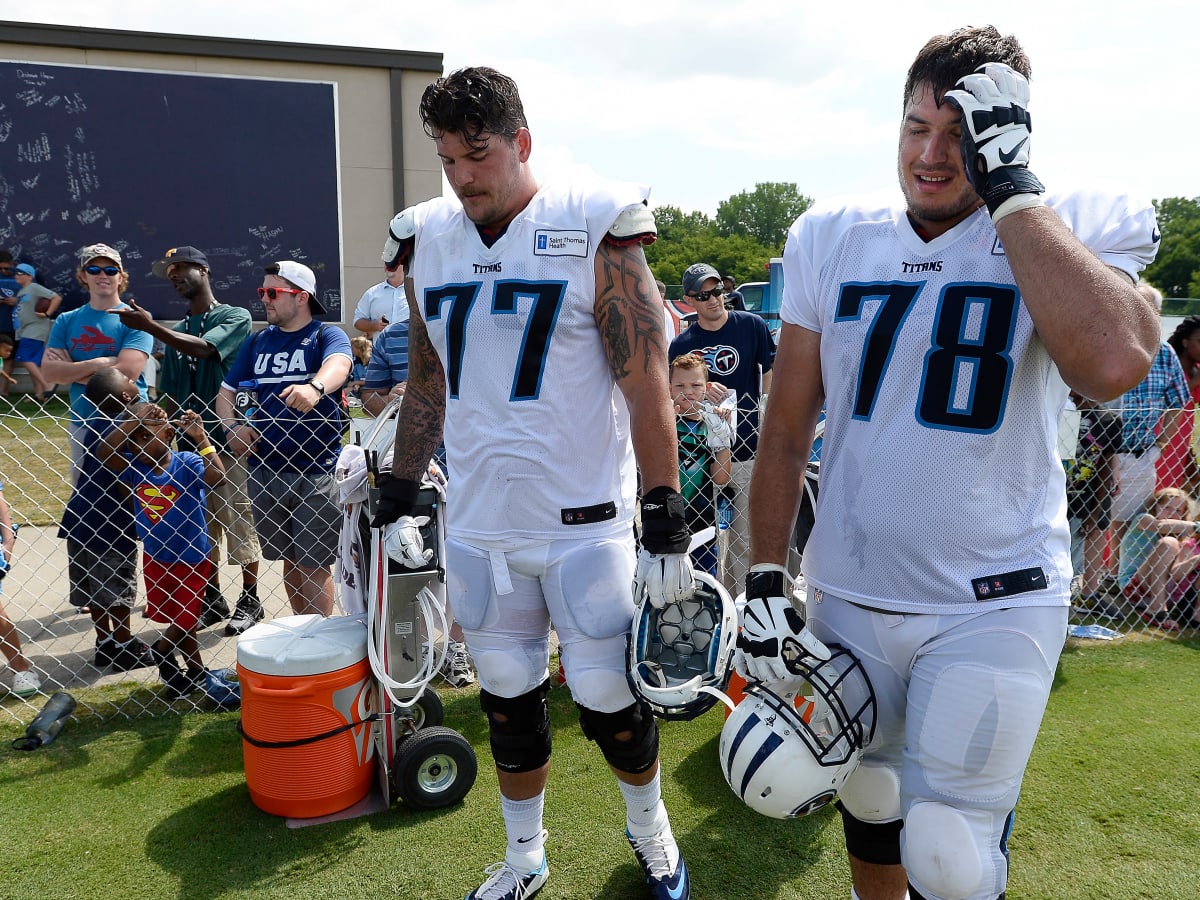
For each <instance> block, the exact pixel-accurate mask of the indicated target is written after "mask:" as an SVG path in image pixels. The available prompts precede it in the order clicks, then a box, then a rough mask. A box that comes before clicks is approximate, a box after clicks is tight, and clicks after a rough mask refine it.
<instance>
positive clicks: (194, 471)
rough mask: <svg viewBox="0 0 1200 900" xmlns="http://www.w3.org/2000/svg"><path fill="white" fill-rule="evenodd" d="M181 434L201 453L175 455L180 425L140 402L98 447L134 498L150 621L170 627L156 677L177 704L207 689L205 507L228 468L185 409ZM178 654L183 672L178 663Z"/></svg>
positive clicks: (157, 652)
mask: <svg viewBox="0 0 1200 900" xmlns="http://www.w3.org/2000/svg"><path fill="white" fill-rule="evenodd" d="M178 431H180V432H182V433H183V434H185V435H186V436H187V437H188V438H189V439H191V441H192V442H193V443H194V445H195V447H196V448H197V450H196V452H195V453H191V452H188V451H180V452H172V450H171V441H172V440H173V439H174V437H175V433H176V424H175V423H172V422H171V421H169V420H168V419H167V414H166V412H165V411H164V410H163V409H162V407H160V406H156V405H155V404H153V403H137V404H134V406H133V407H132V408H131V409H130V412H129V417H127V418H126V419H124V420H122V421H121V423H120V424H119V425H117V427H116V428H114V429H113V430H112V431H110V432H109V433H108V434H107V435H106V436H105V437H104V439H103V440H102V441H101V442H100V444H99V446H98V448H97V455H98V456H99V458H100V461H101V462H103V463H104V465H106V466H108V467H109V468H110V469H112V470H113V471H115V472H116V473H117V477H118V478H119V479H120V480H121V482H122V483H124V484H126V485H128V486H129V487H130V489H131V490H132V492H133V503H134V522H135V524H136V526H137V532H138V536H139V537H140V538H141V539H142V548H143V557H142V574H143V577H144V579H145V582H146V615H147V617H148V618H149V619H150V621H152V622H163V623H166V625H167V628H166V630H165V631H164V632H163V635H162V637H161V638H159V640H158V642H157V643H155V644H154V646H153V647H151V655H152V658H153V660H154V662H155V664H156V665H157V666H158V673H159V676H160V677H161V678H162V680H163V683H164V684H166V686H167V697H168V698H169V699H172V700H177V699H180V698H181V697H186V696H187V695H188V694H190V693H192V692H193V691H195V690H202V689H203V688H204V665H203V663H202V662H201V659H200V642H199V640H198V639H197V636H196V633H197V631H198V629H199V624H200V611H201V603H202V601H203V599H204V591H205V588H206V586H207V585H208V580H209V569H210V567H211V565H212V563H211V561H210V560H209V551H210V550H211V549H212V544H211V542H210V540H209V537H208V524H207V520H206V518H205V502H206V500H207V494H208V490H207V489H208V488H209V487H212V486H213V485H216V484H218V483H220V481H221V480H222V479H223V478H224V477H225V468H224V465H223V464H222V462H221V458H220V456H219V455H218V454H217V452H216V448H215V447H214V446H213V444H212V441H211V440H209V437H208V434H207V432H206V431H205V430H204V420H203V419H202V418H201V417H200V414H199V413H197V412H196V411H194V410H190V409H189V410H185V411H184V412H183V414H182V415H181V416H180V418H179V421H178ZM176 652H178V653H179V654H180V655H181V656H182V657H183V661H184V665H185V667H186V671H184V670H181V669H180V667H179V663H178V662H177V661H176V658H175V654H176Z"/></svg>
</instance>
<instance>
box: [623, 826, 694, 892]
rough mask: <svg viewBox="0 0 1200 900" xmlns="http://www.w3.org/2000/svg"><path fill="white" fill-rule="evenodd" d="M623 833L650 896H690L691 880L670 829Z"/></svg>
mask: <svg viewBox="0 0 1200 900" xmlns="http://www.w3.org/2000/svg"><path fill="white" fill-rule="evenodd" d="M625 837H626V838H628V839H629V846H631V847H632V848H633V855H634V856H636V857H637V861H638V863H639V864H641V867H642V872H643V873H644V874H645V876H646V884H648V885H649V886H650V896H651V897H654V898H655V900H689V898H690V897H691V896H692V880H691V878H689V877H688V870H687V864H686V863H685V862H684V861H683V857H682V856H681V855H679V847H678V846H677V845H676V844H675V836H674V835H673V834H671V831H670V829H668V830H666V831H659V832H656V833H654V834H652V835H649V836H648V837H634V836H633V835H632V834H630V833H629V832H628V831H626V832H625ZM672 851H674V853H672ZM672 856H674V857H675V865H674V868H672V866H671V857H672Z"/></svg>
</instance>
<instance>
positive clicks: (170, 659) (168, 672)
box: [147, 646, 180, 684]
mask: <svg viewBox="0 0 1200 900" xmlns="http://www.w3.org/2000/svg"><path fill="white" fill-rule="evenodd" d="M147 653H148V655H149V656H150V664H151V665H152V666H154V667H155V668H157V669H158V677H159V678H161V679H162V682H163V684H170V683H171V680H172V679H173V678H175V677H176V676H177V675H179V674H180V669H179V663H178V662H176V661H175V654H174V652H171V653H163V652H162V651H161V650H159V649H158V647H157V646H154V647H150V648H149V650H147Z"/></svg>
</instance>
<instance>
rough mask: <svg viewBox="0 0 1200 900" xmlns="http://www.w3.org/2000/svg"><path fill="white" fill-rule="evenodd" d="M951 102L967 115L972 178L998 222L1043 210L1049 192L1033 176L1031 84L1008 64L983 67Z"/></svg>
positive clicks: (950, 95)
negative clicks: (1022, 212)
mask: <svg viewBox="0 0 1200 900" xmlns="http://www.w3.org/2000/svg"><path fill="white" fill-rule="evenodd" d="M946 99H947V100H948V101H949V102H951V103H953V104H954V105H955V106H957V107H958V108H959V109H960V110H961V111H962V140H961V143H962V158H963V166H964V167H965V168H966V170H967V177H968V178H969V179H971V184H973V185H974V186H975V190H976V191H977V192H978V193H979V196H980V197H982V198H983V201H984V203H986V204H987V208H988V212H989V213H991V214H992V220H993V221H996V222H998V221H1000V219H1002V218H1003V217H1004V216H1006V215H1008V214H1009V213H1013V212H1016V211H1017V210H1020V209H1027V208H1029V207H1030V206H1040V205H1041V200H1040V199H1039V197H1038V195H1039V194H1041V193H1043V192H1044V191H1045V190H1046V189H1045V188H1044V187H1042V183H1041V182H1040V181H1038V180H1037V177H1036V176H1035V175H1034V174H1033V173H1032V172H1030V171H1029V168H1028V166H1029V133H1030V131H1032V130H1033V125H1032V122H1031V121H1030V118H1029V109H1028V107H1029V82H1028V81H1026V80H1025V76H1024V75H1022V74H1021V73H1020V72H1018V71H1016V70H1015V69H1013V68H1011V67H1009V66H1006V65H1005V64H1004V63H998V62H991V63H984V64H983V65H982V66H980V67H979V68H978V69H976V70H975V71H974V72H973V73H972V74H970V75H966V76H964V77H962V78H960V79H959V80H958V83H957V84H956V85H955V88H954V90H950V91H946Z"/></svg>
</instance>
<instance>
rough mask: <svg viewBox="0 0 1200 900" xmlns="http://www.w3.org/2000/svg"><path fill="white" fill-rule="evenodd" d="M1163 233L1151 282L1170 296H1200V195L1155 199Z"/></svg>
mask: <svg viewBox="0 0 1200 900" xmlns="http://www.w3.org/2000/svg"><path fill="white" fill-rule="evenodd" d="M1154 210H1155V212H1156V213H1157V214H1158V228H1159V231H1160V232H1161V233H1162V241H1161V243H1160V244H1159V248H1158V256H1157V257H1156V258H1155V260H1154V262H1153V263H1152V264H1151V265H1149V266H1147V267H1146V271H1145V273H1144V276H1145V278H1146V280H1147V281H1149V282H1150V283H1151V284H1153V285H1154V286H1155V287H1157V288H1158V289H1159V290H1161V291H1162V292H1163V293H1164V294H1165V295H1166V296H1168V297H1200V197H1194V198H1192V199H1190V200H1189V199H1188V198H1186V197H1167V198H1166V199H1163V200H1155V201H1154Z"/></svg>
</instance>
